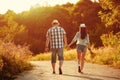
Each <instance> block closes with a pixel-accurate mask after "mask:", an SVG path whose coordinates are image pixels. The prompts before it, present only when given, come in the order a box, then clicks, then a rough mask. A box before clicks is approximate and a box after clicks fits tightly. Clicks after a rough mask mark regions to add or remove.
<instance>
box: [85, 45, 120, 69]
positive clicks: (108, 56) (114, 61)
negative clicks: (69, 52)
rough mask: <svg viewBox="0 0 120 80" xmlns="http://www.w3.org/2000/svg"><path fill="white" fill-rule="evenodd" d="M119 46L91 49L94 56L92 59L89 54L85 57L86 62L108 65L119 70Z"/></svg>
mask: <svg viewBox="0 0 120 80" xmlns="http://www.w3.org/2000/svg"><path fill="white" fill-rule="evenodd" d="M119 49H120V45H119V46H118V47H117V48H115V47H114V48H113V47H101V48H98V49H95V48H94V49H93V52H94V53H95V54H96V55H95V57H94V58H91V57H90V54H89V52H88V53H87V56H86V61H87V62H92V63H97V64H103V65H109V66H112V67H114V68H120V50H119Z"/></svg>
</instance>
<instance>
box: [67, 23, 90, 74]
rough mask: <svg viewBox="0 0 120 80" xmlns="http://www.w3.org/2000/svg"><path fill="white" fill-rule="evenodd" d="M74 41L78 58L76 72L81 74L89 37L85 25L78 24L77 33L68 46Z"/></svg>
mask: <svg viewBox="0 0 120 80" xmlns="http://www.w3.org/2000/svg"><path fill="white" fill-rule="evenodd" d="M76 41H77V43H76V45H77V58H78V72H80V73H82V70H83V67H84V58H85V54H86V51H87V47H88V49H90V46H89V45H90V42H89V35H88V34H87V31H86V25H85V24H80V26H79V32H77V33H76V35H75V37H74V38H73V40H72V41H71V43H70V44H69V45H68V46H69V47H70V46H71V45H72V44H73V43H74V42H76Z"/></svg>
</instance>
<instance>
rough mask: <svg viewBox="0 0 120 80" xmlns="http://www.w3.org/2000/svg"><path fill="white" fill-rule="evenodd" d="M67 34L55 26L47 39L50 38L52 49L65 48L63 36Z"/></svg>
mask: <svg viewBox="0 0 120 80" xmlns="http://www.w3.org/2000/svg"><path fill="white" fill-rule="evenodd" d="M64 34H66V32H65V30H64V29H63V28H62V27H59V26H54V27H52V28H50V29H49V30H48V31H47V34H46V38H50V47H51V48H63V46H64V40H63V35H64Z"/></svg>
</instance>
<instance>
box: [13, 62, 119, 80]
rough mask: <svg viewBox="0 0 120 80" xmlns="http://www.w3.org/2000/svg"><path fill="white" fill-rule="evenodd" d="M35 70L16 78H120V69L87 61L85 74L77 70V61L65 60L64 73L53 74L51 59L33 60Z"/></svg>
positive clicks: (77, 79) (29, 79) (48, 79)
mask: <svg viewBox="0 0 120 80" xmlns="http://www.w3.org/2000/svg"><path fill="white" fill-rule="evenodd" d="M31 63H32V64H33V65H34V68H33V70H30V71H25V72H23V73H21V74H20V75H19V76H18V78H17V79H15V80H120V69H113V68H110V67H108V66H104V65H97V64H91V63H85V67H84V71H83V72H84V74H80V73H78V72H77V62H76V61H64V64H63V68H62V69H63V75H59V74H58V62H57V65H56V74H52V68H51V64H50V61H32V62H31Z"/></svg>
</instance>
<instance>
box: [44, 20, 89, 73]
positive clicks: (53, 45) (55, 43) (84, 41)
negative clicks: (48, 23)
mask: <svg viewBox="0 0 120 80" xmlns="http://www.w3.org/2000/svg"><path fill="white" fill-rule="evenodd" d="M76 41H77V43H76V45H77V57H78V72H79V73H82V70H83V67H84V57H85V54H86V50H87V48H88V49H90V46H89V44H90V42H89V35H88V34H87V31H86V25H85V24H80V26H79V32H77V33H76V35H75V37H74V38H73V40H72V41H71V43H70V44H69V45H67V37H66V32H65V30H64V29H63V28H62V27H60V26H59V22H58V20H53V21H52V27H51V28H50V29H49V30H48V31H47V34H46V45H45V51H48V50H49V44H50V49H51V52H52V55H51V64H52V69H53V74H55V63H56V55H57V54H58V59H59V74H62V69H61V67H62V64H63V60H64V58H63V48H64V45H65V47H70V46H71V45H72V44H73V43H74V42H76Z"/></svg>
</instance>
